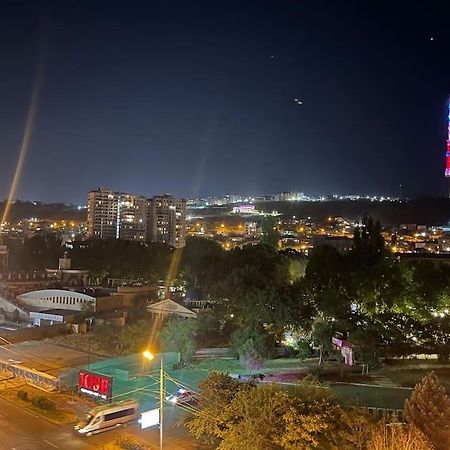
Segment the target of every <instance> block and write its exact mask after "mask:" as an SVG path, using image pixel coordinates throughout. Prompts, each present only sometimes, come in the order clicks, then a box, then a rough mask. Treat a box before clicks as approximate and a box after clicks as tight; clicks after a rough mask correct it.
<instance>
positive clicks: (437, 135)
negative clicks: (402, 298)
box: [0, 1, 450, 204]
mask: <svg viewBox="0 0 450 450" xmlns="http://www.w3.org/2000/svg"><path fill="white" fill-rule="evenodd" d="M447 13H448V5H447V4H446V3H445V2H439V1H438V2H433V7H431V6H430V7H429V9H428V8H427V10H426V11H424V10H422V9H421V8H419V7H418V6H415V5H409V8H408V9H403V8H402V7H401V5H400V4H397V5H396V6H393V5H389V6H387V4H386V6H383V5H381V6H380V5H377V8H372V7H371V6H370V5H361V4H358V3H357V2H348V3H345V4H339V5H337V4H335V3H334V2H326V7H323V6H319V5H300V4H293V3H288V2H282V3H279V2H277V3H274V2H251V1H250V2H246V3H245V5H242V4H241V3H237V2H227V4H223V5H220V7H219V6H218V5H214V6H213V5H210V4H208V3H207V2H201V1H199V2H195V3H190V4H189V6H183V5H180V4H177V3H176V2H172V3H171V2H164V3H159V2H156V3H154V4H136V5H135V6H134V7H133V8H127V9H125V8H122V7H121V5H120V4H116V5H111V4H109V3H108V4H107V3H103V2H96V3H95V4H92V3H88V2H77V3H76V4H72V3H69V2H67V3H65V2H62V3H56V2H47V3H45V6H44V3H41V2H30V3H27V2H25V3H22V4H9V5H7V6H6V7H5V10H4V13H3V14H2V18H1V19H0V23H1V25H2V26H1V31H0V37H1V38H2V41H3V42H5V43H7V44H8V45H5V46H3V47H2V48H1V49H0V57H1V58H2V61H3V62H4V67H5V70H3V71H2V74H0V104H1V105H2V107H1V108H0V136H1V137H0V155H1V158H2V165H1V167H0V198H6V197H7V196H8V193H9V191H10V187H11V184H12V180H13V177H14V171H15V168H16V165H17V161H18V157H19V154H18V153H19V152H18V149H19V148H20V147H21V141H22V137H23V133H24V127H25V123H26V121H27V114H28V107H29V104H30V98H31V95H32V90H33V86H40V89H38V93H37V97H36V98H37V100H36V104H35V109H36V111H35V117H34V118H35V120H34V122H33V121H32V124H31V125H32V126H30V127H29V128H30V131H31V134H30V145H29V148H28V151H27V154H26V158H25V161H24V168H23V172H22V173H21V177H19V179H18V182H17V192H16V195H14V198H23V199H30V200H40V201H46V202H52V201H61V202H62V201H64V202H70V203H75V204H83V203H84V201H85V200H84V198H85V193H86V192H87V191H89V190H91V189H93V188H95V187H96V186H102V185H105V186H111V185H114V186H115V188H116V189H117V190H119V191H129V192H142V193H144V194H145V195H151V194H152V193H158V192H170V193H172V194H173V195H175V196H178V197H179V196H183V197H188V198H193V197H202V196H206V195H220V194H221V193H225V192H233V191H234V192H244V193H252V192H254V193H258V192H281V191H284V190H288V191H302V192H307V193H312V192H317V193H318V194H319V195H325V194H327V193H345V192H363V193H370V194H378V195H382V194H384V195H391V196H397V195H398V193H399V190H400V188H399V186H400V185H402V190H403V193H404V195H405V196H408V197H416V196H421V195H442V194H443V193H444V192H445V184H444V176H443V172H444V168H445V150H446V138H447V136H446V134H447V100H448V94H449V91H450V77H449V74H450V64H449V60H448V57H447V55H448V53H449V51H450V33H449V31H448V27H447V20H446V17H447V16H448V14H447ZM12 43H14V45H12ZM38 68H39V69H38ZM36 74H39V76H38V75H36ZM37 76H38V79H36V77H37ZM49 169H52V170H49Z"/></svg>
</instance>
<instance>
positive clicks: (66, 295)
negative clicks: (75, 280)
mask: <svg viewBox="0 0 450 450" xmlns="http://www.w3.org/2000/svg"><path fill="white" fill-rule="evenodd" d="M17 299H18V300H19V301H20V302H21V303H23V304H24V305H26V306H29V307H31V308H32V309H33V310H35V311H40V310H46V309H59V308H60V309H66V310H67V309H68V310H72V311H81V310H83V309H84V308H86V307H87V306H89V305H90V306H92V307H93V308H95V298H94V297H91V296H89V295H86V294H80V293H79V292H73V291H66V290H62V289H43V290H40V291H32V292H27V293H25V294H20V295H18V296H17Z"/></svg>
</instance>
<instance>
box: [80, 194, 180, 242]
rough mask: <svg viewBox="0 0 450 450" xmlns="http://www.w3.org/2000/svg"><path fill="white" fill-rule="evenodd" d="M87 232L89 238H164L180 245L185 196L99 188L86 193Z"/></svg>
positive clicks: (141, 239) (153, 239) (146, 239)
mask: <svg viewBox="0 0 450 450" xmlns="http://www.w3.org/2000/svg"><path fill="white" fill-rule="evenodd" d="M88 234H89V237H91V238H93V239H126V240H137V241H153V242H165V243H167V244H169V245H171V246H173V247H184V245H185V234H186V200H182V199H176V198H174V197H173V196H171V195H163V196H157V197H153V198H151V199H147V198H146V197H143V196H142V195H137V194H126V193H123V192H114V191H112V190H111V189H107V188H100V189H98V190H96V191H91V192H89V195H88Z"/></svg>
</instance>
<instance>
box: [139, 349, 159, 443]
mask: <svg viewBox="0 0 450 450" xmlns="http://www.w3.org/2000/svg"><path fill="white" fill-rule="evenodd" d="M142 354H143V356H144V358H145V359H148V360H149V361H151V360H152V359H154V358H155V356H154V355H153V353H151V352H150V351H148V350H145V351H144V352H143V353H142ZM159 356H160V358H159V362H160V364H159V448H160V450H162V448H163V419H164V413H163V410H164V362H163V354H162V353H160V354H159Z"/></svg>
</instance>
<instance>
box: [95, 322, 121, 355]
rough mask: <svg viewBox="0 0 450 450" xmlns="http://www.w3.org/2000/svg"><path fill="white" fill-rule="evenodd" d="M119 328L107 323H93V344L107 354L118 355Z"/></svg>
mask: <svg viewBox="0 0 450 450" xmlns="http://www.w3.org/2000/svg"><path fill="white" fill-rule="evenodd" d="M119 336H120V328H119V327H116V326H113V325H108V324H99V325H95V327H94V328H93V330H92V337H93V340H94V342H95V345H96V346H97V347H99V348H100V349H101V350H103V351H104V352H105V353H107V354H113V355H118V354H119V353H120V351H121V345H120V338H119Z"/></svg>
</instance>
